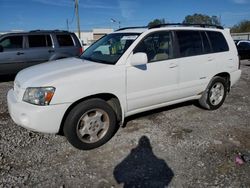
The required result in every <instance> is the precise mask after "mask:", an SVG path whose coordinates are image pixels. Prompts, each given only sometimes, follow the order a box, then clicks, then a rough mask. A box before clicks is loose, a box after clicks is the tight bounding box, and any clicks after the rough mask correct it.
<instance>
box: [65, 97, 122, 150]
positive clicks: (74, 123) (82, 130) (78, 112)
mask: <svg viewBox="0 0 250 188" xmlns="http://www.w3.org/2000/svg"><path fill="white" fill-rule="evenodd" d="M116 122H117V121H116V115H115V112H114V110H113V109H112V107H111V106H110V105H109V104H108V103H106V102H105V101H104V100H101V99H90V100H87V101H84V102H81V103H79V104H78V105H77V106H75V107H74V108H73V109H72V110H71V111H70V113H69V114H68V116H67V118H66V120H65V123H64V127H63V131H64V134H65V136H66V138H67V139H68V141H69V142H70V143H71V144H72V145H73V146H74V147H76V148H78V149H82V150H89V149H94V148H97V147H99V146H101V145H103V144H105V143H106V142H107V141H108V140H109V139H111V138H112V136H113V135H114V133H115V131H116V127H117V126H116Z"/></svg>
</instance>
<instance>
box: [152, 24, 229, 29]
mask: <svg viewBox="0 0 250 188" xmlns="http://www.w3.org/2000/svg"><path fill="white" fill-rule="evenodd" d="M165 26H195V27H204V28H206V27H207V28H210V27H214V28H217V29H224V28H223V27H222V26H219V25H214V24H198V23H197V24H188V23H166V24H158V25H154V26H151V27H149V29H153V28H160V27H165Z"/></svg>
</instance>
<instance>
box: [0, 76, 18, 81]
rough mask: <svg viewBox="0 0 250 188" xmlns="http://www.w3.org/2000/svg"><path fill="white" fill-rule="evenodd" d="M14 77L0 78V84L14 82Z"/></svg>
mask: <svg viewBox="0 0 250 188" xmlns="http://www.w3.org/2000/svg"><path fill="white" fill-rule="evenodd" d="M15 77H16V75H13V74H12V75H4V76H0V83H2V82H10V81H14V79H15Z"/></svg>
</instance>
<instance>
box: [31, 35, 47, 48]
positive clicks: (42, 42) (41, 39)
mask: <svg viewBox="0 0 250 188" xmlns="http://www.w3.org/2000/svg"><path fill="white" fill-rule="evenodd" d="M28 39H29V47H30V48H33V47H51V46H52V42H51V37H50V36H49V35H29V36H28Z"/></svg>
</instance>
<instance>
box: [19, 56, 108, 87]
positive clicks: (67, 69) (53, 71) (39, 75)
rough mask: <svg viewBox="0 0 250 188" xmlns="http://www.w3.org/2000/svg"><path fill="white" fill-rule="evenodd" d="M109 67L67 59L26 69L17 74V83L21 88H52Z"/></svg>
mask: <svg viewBox="0 0 250 188" xmlns="http://www.w3.org/2000/svg"><path fill="white" fill-rule="evenodd" d="M108 66H110V65H105V64H101V63H95V62H91V61H87V60H83V59H79V58H66V59H61V60H56V61H52V62H47V63H42V64H39V65H36V66H32V67H29V68H27V69H24V70H22V71H20V72H19V73H18V74H17V76H16V79H15V82H16V83H18V84H19V85H20V87H21V88H26V87H42V86H52V85H54V84H55V83H56V82H58V81H59V80H61V81H63V80H65V79H66V78H67V77H72V76H75V75H79V74H80V75H83V74H86V73H88V72H92V71H95V70H99V69H103V68H106V67H108Z"/></svg>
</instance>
